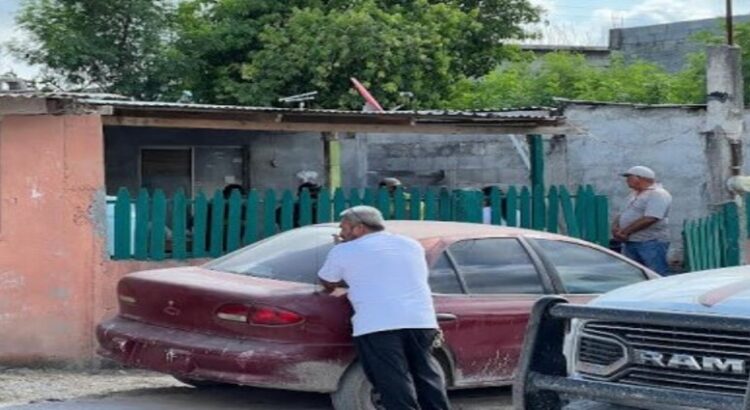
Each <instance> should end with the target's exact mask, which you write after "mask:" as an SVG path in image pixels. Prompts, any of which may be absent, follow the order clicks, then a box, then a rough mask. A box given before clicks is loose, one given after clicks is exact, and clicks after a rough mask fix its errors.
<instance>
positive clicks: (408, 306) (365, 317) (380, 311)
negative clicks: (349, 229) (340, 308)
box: [318, 232, 438, 337]
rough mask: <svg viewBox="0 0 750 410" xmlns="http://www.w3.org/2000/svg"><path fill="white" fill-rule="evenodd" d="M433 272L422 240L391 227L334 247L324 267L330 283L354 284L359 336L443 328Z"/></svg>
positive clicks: (352, 296)
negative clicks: (437, 310)
mask: <svg viewBox="0 0 750 410" xmlns="http://www.w3.org/2000/svg"><path fill="white" fill-rule="evenodd" d="M427 275H428V270H427V261H426V260H425V253H424V248H422V245H420V244H419V242H417V241H415V240H413V239H411V238H407V237H405V236H401V235H395V234H390V233H387V232H375V233H371V234H367V235H364V236H362V237H360V238H358V239H355V240H353V241H349V242H344V243H341V244H338V245H336V246H334V247H333V249H331V252H329V253H328V257H327V258H326V261H325V264H323V267H322V268H320V271H319V272H318V276H319V277H320V278H321V279H323V280H325V281H326V282H339V281H341V280H344V281H346V283H347V284H348V285H349V292H348V294H347V296H348V298H349V301H350V302H351V304H352V306H353V307H354V316H353V317H352V327H353V328H354V331H353V333H352V335H353V336H355V337H356V336H361V335H365V334H368V333H374V332H380V331H385V330H395V329H437V327H438V324H437V318H436V317H435V308H434V306H433V304H432V295H431V293H430V286H429V284H428V283H427Z"/></svg>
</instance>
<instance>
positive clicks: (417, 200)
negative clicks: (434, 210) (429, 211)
mask: <svg viewBox="0 0 750 410" xmlns="http://www.w3.org/2000/svg"><path fill="white" fill-rule="evenodd" d="M422 212H423V209H422V193H421V191H420V190H419V188H411V189H410V190H409V215H408V216H409V219H411V220H412V221H418V220H420V219H422V218H423V215H422Z"/></svg>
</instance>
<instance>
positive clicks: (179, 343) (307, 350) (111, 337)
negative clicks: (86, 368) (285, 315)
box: [96, 316, 354, 393]
mask: <svg viewBox="0 0 750 410" xmlns="http://www.w3.org/2000/svg"><path fill="white" fill-rule="evenodd" d="M96 338H97V340H98V342H99V348H98V349H97V353H98V354H99V355H101V356H103V357H106V358H108V359H112V360H114V361H116V362H118V363H121V364H123V365H127V366H131V367H137V368H142V369H149V370H154V371H157V372H162V373H168V374H172V375H175V376H179V377H184V378H190V379H198V380H211V381H219V382H226V383H233V384H241V385H248V386H258V387H269V388H279V389H288V390H299V391H314V392H324V393H329V392H333V391H335V390H336V388H337V385H338V380H339V378H340V377H341V375H342V374H343V372H344V370H346V367H347V366H348V364H349V363H350V362H351V360H352V358H353V355H354V354H353V348H352V346H344V345H342V346H332V345H305V344H300V343H282V342H279V341H262V340H248V339H240V338H231V337H225V336H216V335H207V334H201V333H195V332H188V331H184V330H179V329H171V328H165V327H160V326H154V325H149V324H146V323H141V322H138V321H136V320H131V319H127V318H123V317H120V316H118V317H115V318H113V319H111V320H108V321H105V322H102V323H101V324H99V326H97V328H96Z"/></svg>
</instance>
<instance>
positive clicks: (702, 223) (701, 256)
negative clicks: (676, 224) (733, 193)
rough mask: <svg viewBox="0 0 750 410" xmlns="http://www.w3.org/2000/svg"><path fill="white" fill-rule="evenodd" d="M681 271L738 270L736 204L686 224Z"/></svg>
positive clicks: (737, 218) (726, 205) (683, 236)
mask: <svg viewBox="0 0 750 410" xmlns="http://www.w3.org/2000/svg"><path fill="white" fill-rule="evenodd" d="M682 240H683V249H684V253H685V255H684V258H683V261H684V262H683V265H684V266H683V267H684V269H685V271H686V272H694V271H699V270H704V269H714V268H723V267H727V266H738V265H739V264H740V252H739V246H740V244H739V215H738V209H737V205H736V204H735V203H727V204H724V205H722V207H721V209H720V210H719V211H717V212H714V213H713V214H711V215H709V216H707V217H705V218H700V219H696V220H692V221H685V222H684V224H683V230H682Z"/></svg>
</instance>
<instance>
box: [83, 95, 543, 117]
mask: <svg viewBox="0 0 750 410" xmlns="http://www.w3.org/2000/svg"><path fill="white" fill-rule="evenodd" d="M80 102H81V103H84V104H91V105H109V106H112V107H115V108H133V109H138V108H146V109H164V110H177V111H196V112H205V111H211V112H261V113H296V114H322V115H331V114H332V115H336V114H342V115H357V116H360V115H364V116H374V117H383V116H388V117H450V118H474V119H488V120H489V119H504V118H516V119H539V120H542V119H547V120H549V119H552V118H557V116H556V115H554V114H553V111H554V109H552V108H544V107H528V108H505V109H501V110H476V111H468V110H467V111H464V110H417V111H386V112H378V111H353V110H334V109H319V108H283V107H252V106H239V105H218V104H194V103H189V104H186V103H174V102H159V101H122V100H109V99H100V98H85V99H81V100H80Z"/></svg>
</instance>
